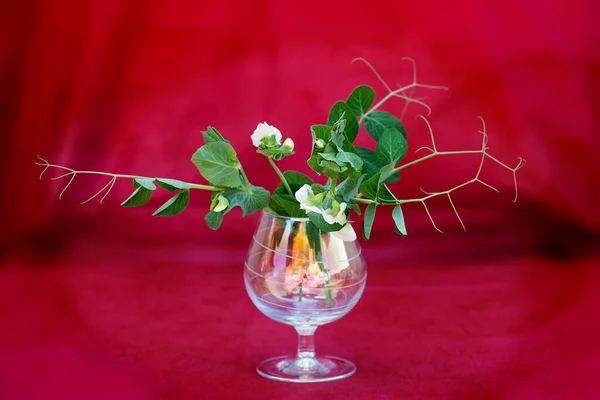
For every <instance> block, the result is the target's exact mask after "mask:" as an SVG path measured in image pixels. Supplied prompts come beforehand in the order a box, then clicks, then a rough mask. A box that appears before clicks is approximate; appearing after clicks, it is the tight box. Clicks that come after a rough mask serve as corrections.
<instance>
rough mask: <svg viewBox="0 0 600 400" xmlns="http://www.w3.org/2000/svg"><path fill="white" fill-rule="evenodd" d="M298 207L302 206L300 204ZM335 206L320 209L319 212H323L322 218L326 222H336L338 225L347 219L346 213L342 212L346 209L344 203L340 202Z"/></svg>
mask: <svg viewBox="0 0 600 400" xmlns="http://www.w3.org/2000/svg"><path fill="white" fill-rule="evenodd" d="M300 208H302V206H300ZM336 208H337V207H333V208H328V209H327V210H325V211H322V212H321V214H323V219H324V220H325V222H327V223H328V224H334V223H336V222H337V223H338V224H340V225H344V224H345V223H346V221H347V220H346V214H345V213H344V211H346V203H342V204H340V206H339V208H337V210H336ZM336 211H337V212H336Z"/></svg>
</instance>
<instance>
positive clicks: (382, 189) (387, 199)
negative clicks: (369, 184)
mask: <svg viewBox="0 0 600 400" xmlns="http://www.w3.org/2000/svg"><path fill="white" fill-rule="evenodd" d="M377 201H378V202H379V203H384V204H396V203H397V202H398V199H397V198H396V196H394V195H393V194H392V192H390V189H388V187H387V186H386V185H381V186H379V189H378V190H377Z"/></svg>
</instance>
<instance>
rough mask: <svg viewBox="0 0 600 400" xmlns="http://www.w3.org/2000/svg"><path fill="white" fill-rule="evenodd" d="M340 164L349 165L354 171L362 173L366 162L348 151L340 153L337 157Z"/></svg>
mask: <svg viewBox="0 0 600 400" xmlns="http://www.w3.org/2000/svg"><path fill="white" fill-rule="evenodd" d="M336 161H338V163H343V164H349V165H350V166H351V167H352V169H354V170H356V171H359V172H361V171H362V169H363V165H364V162H363V160H362V158H360V156H359V155H357V154H354V153H350V152H348V151H340V152H339V153H338V154H337V156H336Z"/></svg>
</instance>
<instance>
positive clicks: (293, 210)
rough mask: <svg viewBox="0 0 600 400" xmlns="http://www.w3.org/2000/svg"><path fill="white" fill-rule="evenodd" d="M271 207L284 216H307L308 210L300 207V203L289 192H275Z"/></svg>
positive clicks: (270, 203)
mask: <svg viewBox="0 0 600 400" xmlns="http://www.w3.org/2000/svg"><path fill="white" fill-rule="evenodd" d="M269 207H270V208H271V209H272V210H273V211H274V212H275V213H277V215H280V216H283V217H292V218H306V212H305V211H304V210H302V209H301V208H300V203H299V202H298V200H296V199H295V198H294V196H290V195H289V194H273V196H272V197H271V201H270V202H269Z"/></svg>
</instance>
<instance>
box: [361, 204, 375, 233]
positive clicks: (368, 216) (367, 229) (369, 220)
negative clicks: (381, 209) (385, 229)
mask: <svg viewBox="0 0 600 400" xmlns="http://www.w3.org/2000/svg"><path fill="white" fill-rule="evenodd" d="M376 208H377V205H376V204H372V203H371V204H369V205H368V206H367V208H366V209H365V216H364V219H363V226H362V228H363V229H362V230H363V237H364V238H365V239H366V240H369V237H371V229H373V221H374V220H375V210H376Z"/></svg>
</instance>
